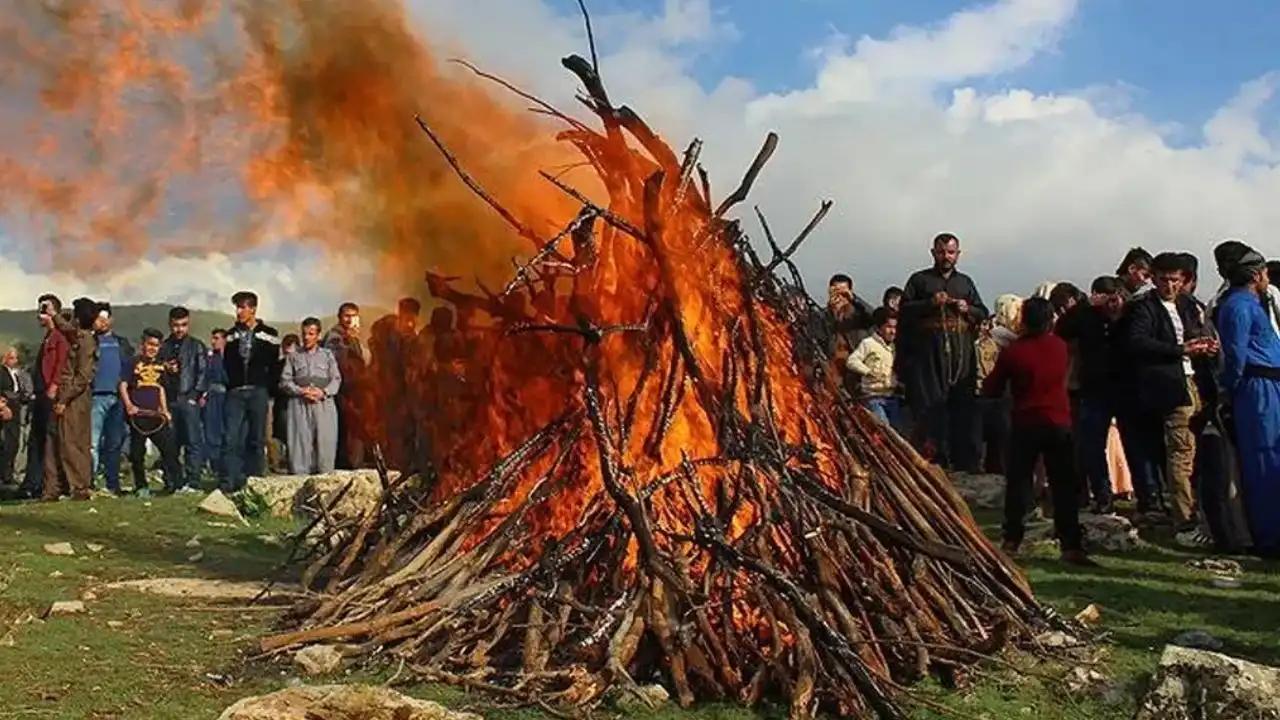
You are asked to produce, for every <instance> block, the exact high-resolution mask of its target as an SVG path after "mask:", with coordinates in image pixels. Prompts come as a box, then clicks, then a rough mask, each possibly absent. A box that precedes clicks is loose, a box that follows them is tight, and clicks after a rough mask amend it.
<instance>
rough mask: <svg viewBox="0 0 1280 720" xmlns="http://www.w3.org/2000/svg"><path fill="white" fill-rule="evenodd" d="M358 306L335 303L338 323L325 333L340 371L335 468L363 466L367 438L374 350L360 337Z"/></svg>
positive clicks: (326, 345)
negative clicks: (368, 376)
mask: <svg viewBox="0 0 1280 720" xmlns="http://www.w3.org/2000/svg"><path fill="white" fill-rule="evenodd" d="M361 334H362V333H361V330H360V306H359V305H357V304H355V303H353V302H344V303H342V304H341V305H339V306H338V324H337V325H334V326H333V327H331V328H329V332H328V333H326V334H325V338H324V346H325V347H326V348H328V349H329V352H331V353H333V357H334V358H335V359H336V360H337V361H338V370H339V372H341V373H342V387H341V388H340V389H339V390H338V397H337V406H338V459H337V463H338V467H339V468H342V469H344V470H353V469H355V468H359V467H363V466H364V463H365V447H366V441H367V439H368V438H367V434H366V433H367V430H366V427H365V426H366V424H367V420H366V418H365V415H366V413H365V412H364V404H365V402H366V399H365V394H366V393H367V392H368V386H367V383H368V378H367V377H366V376H367V374H368V372H369V366H370V364H372V363H373V353H372V352H370V350H369V345H368V344H367V343H366V342H365V341H364V338H363V337H361Z"/></svg>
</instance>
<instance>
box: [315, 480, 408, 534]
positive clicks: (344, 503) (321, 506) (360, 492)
mask: <svg viewBox="0 0 1280 720" xmlns="http://www.w3.org/2000/svg"><path fill="white" fill-rule="evenodd" d="M399 476H400V473H399V472H396V471H391V472H390V473H388V477H389V479H390V481H391V482H395V480H396V478H398V477H399ZM348 485H350V486H351V487H350V489H349V490H347V491H346V492H345V493H343V488H346V487H347V486H348ZM339 494H341V495H342V497H341V499H338V496H339ZM335 500H337V503H336V504H335V502H334V501H335ZM381 502H382V480H380V479H379V478H378V472H377V471H376V470H335V471H334V472H331V473H325V474H323V475H311V476H308V477H306V478H304V479H303V481H302V485H301V487H299V488H298V491H297V492H296V493H295V494H294V496H293V514H294V515H297V516H299V517H301V518H303V519H306V520H312V519H315V518H317V517H320V516H321V515H327V516H328V518H329V519H330V520H332V521H333V522H335V523H342V522H345V521H348V520H355V519H358V518H360V517H363V516H364V515H365V514H366V513H369V512H376V511H377V509H378V505H379V504H380V503H381Z"/></svg>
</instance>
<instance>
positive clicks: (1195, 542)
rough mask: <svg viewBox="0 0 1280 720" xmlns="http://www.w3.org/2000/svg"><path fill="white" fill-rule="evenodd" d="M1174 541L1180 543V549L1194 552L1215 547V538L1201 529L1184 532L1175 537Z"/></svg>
mask: <svg viewBox="0 0 1280 720" xmlns="http://www.w3.org/2000/svg"><path fill="white" fill-rule="evenodd" d="M1173 541H1174V542H1176V543H1178V545H1179V546H1180V547H1184V548H1189V549H1192V550H1200V549H1203V548H1207V547H1213V538H1212V537H1210V536H1209V533H1207V532H1205V531H1203V530H1201V529H1200V528H1193V529H1191V530H1183V531H1182V532H1180V533H1178V534H1177V535H1174V536H1173Z"/></svg>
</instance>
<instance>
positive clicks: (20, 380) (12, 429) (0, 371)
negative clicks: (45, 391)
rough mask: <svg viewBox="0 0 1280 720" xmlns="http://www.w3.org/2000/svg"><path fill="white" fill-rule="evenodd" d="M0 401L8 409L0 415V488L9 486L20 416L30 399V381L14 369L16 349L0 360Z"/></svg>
mask: <svg viewBox="0 0 1280 720" xmlns="http://www.w3.org/2000/svg"><path fill="white" fill-rule="evenodd" d="M0 399H3V400H4V406H5V408H6V409H7V410H8V412H3V413H0V485H12V484H13V482H14V474H13V472H14V463H15V461H16V460H17V458H18V450H19V449H21V447H22V419H23V418H22V416H23V412H24V410H25V409H26V407H27V406H28V405H30V404H31V401H32V399H33V398H32V391H31V379H30V377H28V376H27V375H26V371H25V370H23V369H22V368H21V367H19V366H18V350H17V348H12V347H11V348H8V349H7V350H5V353H4V358H3V359H2V360H0ZM5 415H7V416H8V417H5Z"/></svg>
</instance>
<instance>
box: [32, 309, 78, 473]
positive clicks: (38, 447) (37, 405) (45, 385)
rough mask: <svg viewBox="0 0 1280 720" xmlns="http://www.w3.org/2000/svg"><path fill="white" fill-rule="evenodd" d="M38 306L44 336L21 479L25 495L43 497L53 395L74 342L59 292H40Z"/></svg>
mask: <svg viewBox="0 0 1280 720" xmlns="http://www.w3.org/2000/svg"><path fill="white" fill-rule="evenodd" d="M36 306H37V308H38V309H37V311H36V312H37V315H36V317H37V318H38V320H39V322H40V326H41V327H43V328H44V339H43V340H42V341H41V342H40V349H39V350H38V351H37V352H36V360H35V365H34V369H33V370H32V372H31V384H32V394H33V395H34V400H33V401H32V404H31V427H30V429H29V430H28V433H27V470H26V473H25V474H24V479H23V483H22V491H23V495H25V496H26V497H29V498H37V497H40V495H41V494H42V492H43V490H44V474H45V451H46V449H47V448H48V447H49V446H50V445H52V444H53V438H52V434H53V430H54V423H53V398H54V396H56V395H57V394H58V379H59V378H60V377H61V376H62V369H63V367H65V366H66V364H67V356H68V355H69V354H70V353H71V342H70V341H69V340H67V336H66V335H65V334H63V332H62V331H61V330H59V329H58V325H57V319H58V316H59V313H61V312H62V301H61V300H59V299H58V296H56V295H48V294H46V295H41V296H40V298H39V300H37V301H36Z"/></svg>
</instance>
